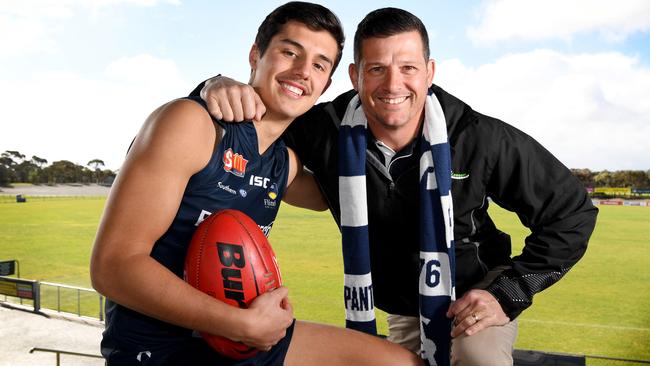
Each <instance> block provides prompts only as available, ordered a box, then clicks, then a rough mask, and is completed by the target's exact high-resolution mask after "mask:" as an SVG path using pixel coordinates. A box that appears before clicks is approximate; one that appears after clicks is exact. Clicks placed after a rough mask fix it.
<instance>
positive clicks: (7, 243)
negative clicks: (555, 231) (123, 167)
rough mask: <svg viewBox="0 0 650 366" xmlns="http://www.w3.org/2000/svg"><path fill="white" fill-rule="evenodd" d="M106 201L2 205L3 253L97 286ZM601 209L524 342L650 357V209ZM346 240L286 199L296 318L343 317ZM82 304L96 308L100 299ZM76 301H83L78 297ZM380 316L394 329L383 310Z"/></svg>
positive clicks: (498, 212) (32, 267)
mask: <svg viewBox="0 0 650 366" xmlns="http://www.w3.org/2000/svg"><path fill="white" fill-rule="evenodd" d="M0 202H1V200H0ZM103 204H104V199H103V198H90V199H44V200H29V202H28V203H21V204H17V203H14V202H5V203H0V260H8V259H18V260H19V261H20V272H21V277H23V278H30V279H38V280H43V281H49V282H59V283H65V284H70V285H75V286H82V287H89V286H90V281H89V276H88V260H89V255H90V250H91V246H92V240H93V237H94V234H95V230H96V228H97V223H98V221H99V217H100V215H101V210H102V207H103ZM600 210H601V211H600V215H599V220H598V224H597V228H596V231H595V233H594V235H593V237H592V240H591V242H590V246H589V250H588V251H587V254H586V255H585V257H584V258H583V259H582V260H581V261H580V262H579V264H578V265H577V266H576V267H575V268H574V269H573V270H572V271H570V272H569V273H568V274H567V275H566V276H565V278H564V279H563V280H562V281H560V282H559V283H558V284H556V285H555V286H553V287H551V288H549V289H547V290H546V291H544V292H543V293H541V294H539V295H537V296H536V298H535V302H534V305H533V306H532V307H531V308H530V309H528V310H527V311H525V312H524V313H523V314H522V316H521V317H520V318H519V319H520V327H519V337H518V340H517V344H516V346H517V348H521V349H537V350H544V351H553V352H566V353H579V354H587V355H601V356H608V357H620V358H631V359H642V360H650V312H649V311H648V309H650V235H649V233H650V208H648V207H622V206H601V207H600ZM491 213H492V215H493V218H494V220H495V221H496V222H497V224H498V226H499V227H500V228H501V229H502V230H504V231H506V232H509V233H510V234H511V236H512V238H513V245H514V248H513V250H514V251H515V252H518V251H520V248H521V244H522V243H523V238H524V237H525V236H526V235H527V232H526V230H525V229H524V228H523V227H521V225H520V224H519V221H518V220H517V218H516V216H514V215H513V214H511V213H509V212H507V211H504V210H502V209H499V208H498V207H496V206H494V205H493V208H491ZM339 239H340V236H339V234H338V230H337V228H336V226H335V224H334V221H333V220H332V218H331V217H330V214H329V212H322V213H315V212H308V211H304V210H298V209H294V208H292V207H290V206H287V205H283V208H282V209H281V212H280V215H279V216H278V219H277V220H276V222H275V225H274V229H273V232H272V234H271V236H270V241H271V243H272V244H273V247H274V249H275V251H276V253H277V255H278V257H279V262H280V266H281V268H282V274H283V279H284V281H285V284H286V285H287V286H288V287H289V288H290V296H291V299H292V303H293V305H294V309H295V314H296V317H297V318H300V319H309V320H314V321H320V322H327V323H333V324H338V325H342V324H344V321H343V319H344V313H343V310H342V300H341V296H340V295H341V286H342V280H343V276H342V271H341V268H342V260H341V250H340V244H339ZM53 296H55V295H54V294H45V299H44V300H45V302H46V304H45V306H47V307H51V306H52V305H51V302H52V301H54V300H53ZM0 299H2V297H1V296H0ZM82 301H84V302H88V303H89V304H87V305H84V306H86V307H90V308H91V309H92V310H91V313H95V314H96V308H97V307H98V305H97V304H96V302H97V301H96V298H92V297H91V298H87V299H82ZM67 302H69V303H67V304H66V305H65V306H68V307H74V306H76V305H75V304H72V303H76V298H74V300H68V301H67ZM66 311H71V310H66ZM378 318H379V322H378V325H379V330H380V331H382V332H385V331H386V327H385V325H384V322H383V319H384V316H383V315H382V314H379V315H378ZM588 364H589V365H607V364H612V365H616V364H621V363H612V362H606V361H599V360H589V362H588Z"/></svg>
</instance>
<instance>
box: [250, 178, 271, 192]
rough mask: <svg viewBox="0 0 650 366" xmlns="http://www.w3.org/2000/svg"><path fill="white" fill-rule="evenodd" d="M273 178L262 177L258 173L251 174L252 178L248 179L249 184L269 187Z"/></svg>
mask: <svg viewBox="0 0 650 366" xmlns="http://www.w3.org/2000/svg"><path fill="white" fill-rule="evenodd" d="M270 181H271V180H270V179H269V178H266V177H260V176H257V175H251V179H249V180H248V184H249V185H251V186H255V187H262V188H265V189H266V188H267V187H268V186H269V182H270Z"/></svg>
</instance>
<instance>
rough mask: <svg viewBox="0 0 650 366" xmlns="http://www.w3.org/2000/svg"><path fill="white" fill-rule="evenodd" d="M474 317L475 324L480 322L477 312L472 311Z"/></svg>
mask: <svg viewBox="0 0 650 366" xmlns="http://www.w3.org/2000/svg"><path fill="white" fill-rule="evenodd" d="M472 318H474V324H476V323H478V321H479V318H478V316H476V313H472Z"/></svg>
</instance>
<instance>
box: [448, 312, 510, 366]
mask: <svg viewBox="0 0 650 366" xmlns="http://www.w3.org/2000/svg"><path fill="white" fill-rule="evenodd" d="M516 338H517V321H516V320H515V321H513V322H510V323H508V324H506V325H504V326H501V327H490V328H487V329H484V330H482V331H480V332H478V333H476V334H474V335H472V336H469V337H468V336H465V335H461V336H458V337H456V338H454V340H453V341H452V347H451V363H452V365H454V366H475V365H480V366H491V365H494V366H503V365H512V350H513V348H514V344H515V340H516Z"/></svg>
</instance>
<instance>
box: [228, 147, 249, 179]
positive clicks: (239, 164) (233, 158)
mask: <svg viewBox="0 0 650 366" xmlns="http://www.w3.org/2000/svg"><path fill="white" fill-rule="evenodd" d="M246 164H248V160H247V159H245V158H244V156H243V155H241V154H239V153H235V152H233V151H232V149H230V148H229V149H228V150H226V151H224V152H223V170H225V171H227V172H228V173H232V174H234V175H236V176H238V177H242V178H243V177H244V174H246Z"/></svg>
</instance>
